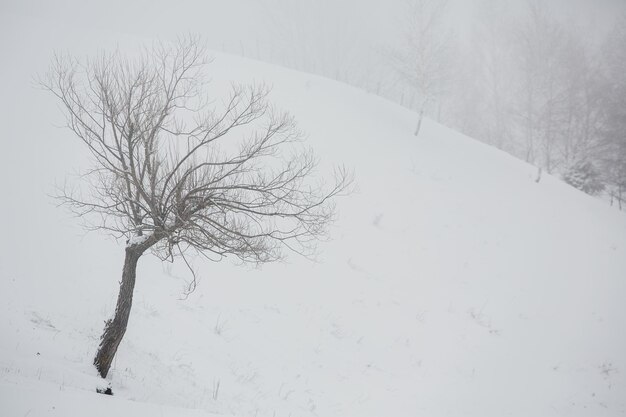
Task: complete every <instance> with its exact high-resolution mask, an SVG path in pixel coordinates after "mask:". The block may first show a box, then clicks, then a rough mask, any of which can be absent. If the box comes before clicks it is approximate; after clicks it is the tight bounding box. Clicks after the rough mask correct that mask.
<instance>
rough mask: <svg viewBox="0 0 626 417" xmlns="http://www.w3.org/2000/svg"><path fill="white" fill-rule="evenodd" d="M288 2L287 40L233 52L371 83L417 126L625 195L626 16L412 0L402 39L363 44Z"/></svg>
mask: <svg viewBox="0 0 626 417" xmlns="http://www.w3.org/2000/svg"><path fill="white" fill-rule="evenodd" d="M278 1H279V0H278ZM279 3H280V1H279ZM283 3H284V4H283V5H284V6H285V7H281V8H279V10H280V11H282V12H284V16H283V17H284V19H279V18H277V19H276V22H275V25H273V26H272V27H273V28H274V29H275V30H279V31H280V33H279V34H278V35H279V36H276V37H277V38H278V39H286V40H287V41H285V44H284V45H282V46H281V45H274V48H273V49H272V50H271V51H273V52H271V53H270V52H267V51H266V52H265V53H263V48H260V49H259V48H258V45H257V48H256V49H255V50H256V53H255V52H253V51H251V50H247V51H246V50H244V49H242V50H241V51H239V50H235V51H234V52H240V53H244V54H246V53H247V54H248V55H252V56H254V57H255V58H260V59H262V60H269V61H272V62H277V63H279V64H282V65H287V66H291V67H295V68H296V69H299V70H304V71H310V72H314V73H319V74H322V75H325V76H328V77H331V78H335V79H338V80H340V81H343V82H347V83H350V84H353V85H355V86H358V87H361V88H364V89H366V90H367V91H369V92H372V93H374V94H378V95H381V96H383V97H386V98H389V99H392V100H394V101H397V102H399V103H400V104H402V105H404V106H406V107H410V108H412V109H414V110H415V111H416V112H418V114H419V117H418V119H417V120H416V123H415V127H414V129H415V130H414V133H415V134H416V135H417V134H419V131H420V127H421V120H422V118H423V116H429V117H431V118H434V119H435V120H438V121H440V122H442V123H444V124H446V125H449V126H452V127H454V128H456V129H457V130H460V131H461V132H463V133H466V134H468V135H469V136H472V137H474V138H476V139H478V140H482V141H484V142H486V143H489V144H491V145H493V146H496V147H498V148H500V149H502V150H504V151H506V152H509V153H511V154H513V155H515V156H517V157H518V158H520V159H523V160H525V161H527V162H529V163H531V164H533V165H535V166H537V168H538V169H540V170H542V171H543V172H548V173H551V174H554V175H557V176H560V177H561V178H563V179H564V180H565V181H567V182H569V183H570V184H571V185H573V186H575V187H577V188H579V189H581V190H583V191H585V192H587V193H589V194H595V195H598V194H601V195H603V196H605V197H607V198H609V199H610V200H611V202H612V203H615V204H617V205H619V206H620V207H622V206H624V205H626V144H625V142H626V138H625V135H624V133H623V132H624V131H625V130H626V126H625V125H626V110H624V109H625V108H626V103H625V101H626V99H625V98H624V97H626V75H625V74H626V29H624V28H626V16H624V17H622V18H621V19H620V18H617V19H615V20H614V21H613V22H610V25H612V26H613V28H612V29H611V28H604V27H602V28H601V27H600V25H595V27H592V28H591V27H587V26H586V25H587V24H589V22H585V20H587V19H584V18H583V19H579V20H577V21H576V20H575V19H573V18H572V17H571V13H572V12H573V8H574V6H571V7H570V8H561V9H559V10H557V9H551V8H550V5H552V6H554V2H545V1H539V0H519V1H517V2H514V1H501V0H477V1H475V2H474V5H476V6H477V8H476V9H474V10H473V17H471V18H468V17H466V18H465V20H463V19H461V20H463V23H469V27H465V26H464V27H463V28H460V27H459V25H458V24H457V23H458V20H459V19H458V16H454V13H455V11H457V10H455V6H454V5H453V4H452V3H451V1H449V0H407V3H406V7H405V10H404V12H403V14H402V16H400V19H399V21H398V25H397V27H398V32H399V34H400V36H401V38H400V39H401V40H402V41H401V42H394V43H393V45H382V44H379V45H375V44H373V45H371V46H370V47H369V49H368V50H365V49H363V48H364V46H363V45H362V42H359V40H360V39H361V37H362V35H363V34H358V33H352V32H351V31H350V30H347V29H346V27H345V26H346V25H345V24H344V22H339V21H338V22H334V21H333V20H332V19H330V20H329V17H328V16H326V15H324V16H321V15H320V16H318V15H316V13H315V12H316V10H317V9H315V8H313V7H311V8H307V9H299V8H296V7H295V6H292V5H291V6H290V3H289V2H283ZM457 3H459V2H457ZM463 3H464V2H463ZM281 4H282V3H281ZM564 4H566V3H565V2H564ZM292 9H293V10H292ZM298 11H299V13H300V14H303V13H306V18H305V17H302V16H300V15H299V14H298ZM280 16H282V15H281V14H280V13H279V14H278V17H280ZM294 16H295V17H294ZM298 16H300V17H302V18H297V17H298ZM455 18H456V19H455ZM300 21H306V22H307V23H306V24H304V25H302V24H300V23H299V22H300ZM322 22H323V25H322ZM318 27H323V29H324V30H323V31H321V30H317V31H316V28H318ZM334 29H337V30H334ZM348 29H349V28H348ZM354 30H356V29H354V28H352V31H354ZM291 39H296V40H297V42H291V41H289V40H291ZM359 48H361V49H359Z"/></svg>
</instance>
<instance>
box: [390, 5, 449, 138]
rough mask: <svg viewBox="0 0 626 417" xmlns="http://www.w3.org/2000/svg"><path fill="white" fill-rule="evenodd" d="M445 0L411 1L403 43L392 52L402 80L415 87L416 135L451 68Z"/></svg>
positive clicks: (441, 89) (443, 88)
mask: <svg viewBox="0 0 626 417" xmlns="http://www.w3.org/2000/svg"><path fill="white" fill-rule="evenodd" d="M447 3H448V0H411V1H410V2H409V3H408V4H407V6H408V7H407V15H406V28H405V31H404V44H403V45H402V46H401V47H400V48H397V49H394V50H392V51H391V56H392V59H393V65H394V68H395V69H396V71H397V72H398V74H399V75H400V77H401V79H402V81H403V82H404V83H405V84H406V85H407V87H408V88H410V89H412V90H414V91H415V92H416V93H417V95H418V99H419V100H420V104H419V119H418V122H417V126H416V129H415V136H417V135H418V134H419V132H420V128H421V125H422V119H423V117H424V114H425V112H426V110H427V107H428V105H429V104H430V103H432V102H435V101H436V100H437V99H438V98H440V96H441V94H442V93H443V92H444V91H445V89H446V82H447V81H448V80H449V78H450V73H451V71H452V69H451V67H450V65H451V47H452V35H451V32H449V31H448V30H447V29H446V27H445V25H444V23H445V22H444V18H445V12H446V6H447Z"/></svg>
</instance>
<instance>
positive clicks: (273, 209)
mask: <svg viewBox="0 0 626 417" xmlns="http://www.w3.org/2000/svg"><path fill="white" fill-rule="evenodd" d="M205 54H206V51H205V50H204V49H203V48H202V47H201V46H200V45H199V43H198V40H197V39H195V38H187V39H182V40H180V41H179V42H178V43H177V44H176V45H174V46H171V47H170V46H165V45H162V44H157V45H155V46H153V47H152V48H151V49H147V50H145V52H144V53H143V54H142V55H140V57H138V58H137V59H128V58H125V57H123V56H122V55H120V54H119V53H113V54H104V55H102V56H100V57H99V58H97V59H96V60H93V61H87V62H85V63H83V62H79V61H78V60H76V59H73V58H70V57H67V58H63V57H57V59H56V60H55V61H54V62H53V64H52V66H51V69H50V71H49V73H48V75H47V77H46V78H44V80H43V81H42V86H43V87H44V88H45V89H46V90H48V91H50V92H51V93H52V94H54V96H55V97H56V98H57V99H58V100H59V102H60V103H61V105H62V108H63V110H65V114H66V116H67V123H68V127H69V129H70V130H71V131H72V132H73V133H74V135H76V136H77V137H78V138H79V139H80V140H81V142H82V143H83V144H84V145H85V146H86V147H87V149H88V150H89V152H90V154H91V157H92V161H93V166H92V168H91V169H90V170H89V171H87V172H86V173H85V174H84V175H83V176H82V177H81V179H82V180H83V181H82V185H83V187H82V188H79V189H78V191H76V192H73V191H72V190H63V192H62V193H61V195H60V196H59V198H60V199H61V201H62V202H64V203H65V204H67V205H68V206H69V207H71V208H72V209H73V210H74V211H75V212H76V213H77V214H78V215H81V216H82V215H87V214H89V215H91V218H92V219H94V220H95V225H94V228H96V229H99V230H105V231H108V232H111V233H112V234H114V235H116V236H119V237H121V236H123V237H125V238H126V239H127V244H126V250H125V252H126V256H125V261H124V267H123V271H122V281H121V285H120V291H119V295H118V299H117V306H116V309H115V315H114V317H113V319H112V320H108V321H107V322H106V325H105V329H104V333H103V335H102V338H101V340H100V346H99V348H98V351H97V354H96V356H95V359H94V364H95V366H96V367H97V369H98V371H99V373H100V375H101V376H102V377H106V375H107V373H108V372H109V369H110V366H111V362H112V361H113V358H114V356H115V353H116V351H117V348H118V346H119V344H120V342H121V340H122V337H123V336H124V333H125V331H126V327H127V323H128V319H129V316H130V310H131V306H132V297H133V290H134V286H135V276H136V267H137V263H138V261H139V259H140V257H141V256H142V255H143V254H144V253H146V252H147V251H151V252H152V253H153V254H154V255H156V256H157V257H159V258H160V259H161V260H168V261H173V260H174V259H175V258H176V257H182V259H183V260H184V262H185V263H187V265H188V266H189V264H188V260H187V258H186V257H185V254H187V253H188V252H190V251H195V252H197V253H200V254H203V255H205V256H207V257H208V258H209V259H212V260H220V259H221V258H222V257H224V256H228V255H232V256H235V257H237V258H239V259H240V260H241V261H243V262H253V263H264V262H271V261H276V260H279V259H281V256H282V255H283V250H284V249H285V248H287V249H290V250H293V251H296V252H298V253H301V254H304V255H306V254H310V253H311V251H312V250H314V247H315V241H316V238H317V237H319V236H323V235H324V234H325V232H326V230H327V226H328V224H329V222H331V221H332V219H333V214H334V206H333V204H332V199H333V197H335V196H337V195H338V194H340V193H342V192H343V191H345V190H346V188H347V187H348V185H349V183H350V176H349V175H348V174H347V173H346V172H345V170H343V169H339V170H337V172H336V177H335V178H334V181H333V183H332V184H330V186H329V187H326V186H324V185H323V184H322V183H319V182H312V174H313V173H314V170H315V167H316V159H315V157H314V155H313V154H312V153H311V152H310V151H308V150H306V149H305V148H303V146H302V144H299V142H300V140H301V138H302V135H301V133H300V131H299V130H298V129H297V127H296V124H295V122H294V120H293V119H292V118H291V117H290V116H289V115H287V114H285V113H281V112H277V111H275V110H274V109H273V108H272V107H271V106H270V104H269V103H268V101H267V95H268V90H267V89H266V88H264V87H258V86H240V85H234V86H232V89H231V90H230V94H229V95H227V96H225V97H223V98H224V101H223V104H222V105H221V106H215V105H213V104H211V102H210V101H209V97H207V95H206V93H205V90H204V87H205V82H204V71H205V67H206V64H207V63H208V61H207V59H206V57H205ZM193 285H195V279H194V282H193V283H192V287H191V288H190V290H193Z"/></svg>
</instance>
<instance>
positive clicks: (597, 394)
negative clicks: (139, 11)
mask: <svg viewBox="0 0 626 417" xmlns="http://www.w3.org/2000/svg"><path fill="white" fill-rule="evenodd" d="M14 18H15V17H14V16H0V28H1V29H0V55H1V56H3V58H4V59H3V61H4V62H5V63H10V64H6V65H2V66H0V67H1V68H0V88H1V90H0V97H1V99H0V106H1V107H0V126H2V133H1V137H2V152H1V153H0V154H1V158H2V160H1V161H0V186H1V189H2V190H3V195H2V198H3V200H2V208H1V209H0V210H1V213H0V218H1V219H2V237H1V238H0V335H1V336H0V415H2V416H25V415H28V416H29V417H35V416H55V415H58V416H60V415H62V416H69V417H73V416H84V415H94V416H96V415H97V416H99V415H102V416H104V415H106V416H111V415H134V416H154V415H165V416H168V415H171V416H187V415H189V416H204V415H211V413H213V414H214V415H224V416H235V415H240V416H259V417H262V416H269V417H272V416H276V417H283V416H285V417H286V416H290V415H291V416H294V417H295V416H305V417H309V416H311V417H312V416H323V417H348V416H358V417H368V416H372V417H381V416H394V417H405V416H406V417H408V416H432V417H436V416H476V417H489V416H493V417H500V416H616V415H623V414H624V413H626V303H625V302H624V301H625V300H626V280H625V279H624V278H625V277H626V216H625V215H624V213H622V212H619V211H617V210H615V209H614V208H611V207H609V206H607V205H606V204H605V203H604V202H602V201H598V200H596V199H593V198H591V197H589V196H587V195H585V194H583V193H581V192H579V191H577V190H575V189H573V188H571V187H569V186H567V185H566V184H564V183H563V182H561V181H559V180H558V179H555V178H553V177H550V176H549V175H543V178H542V180H541V182H539V183H536V182H535V177H536V170H535V168H534V167H531V166H529V165H527V164H525V163H523V162H521V161H519V160H517V159H515V158H513V157H511V156H509V155H507V154H504V153H503V152H500V151H497V150H495V149H492V148H490V147H487V146H485V145H483V144H480V143H478V142H476V141H474V140H472V139H470V138H467V137H464V136H462V135H460V134H458V133H456V132H454V131H452V130H449V129H447V128H445V127H442V126H440V125H438V124H436V123H434V122H431V121H426V122H425V123H424V125H423V128H422V133H421V134H420V137H419V138H415V137H414V136H412V132H413V130H414V127H415V126H414V124H415V122H416V115H415V114H413V113H411V112H409V111H408V110H406V109H403V108H401V107H399V106H396V105H394V104H392V103H390V102H387V101H385V100H382V99H380V98H377V97H375V96H373V95H370V94H367V93H365V92H362V91H359V90H356V89H354V88H350V87H348V86H345V85H342V84H339V83H336V82H332V81H329V80H326V79H323V78H320V77H316V76H312V75H307V74H302V73H297V72H294V71H289V70H286V69H282V68H277V67H273V66H269V65H266V64H262V63H258V62H253V61H250V60H245V59H240V58H235V57H231V56H225V55H221V54H217V55H216V59H215V61H214V63H213V64H212V65H211V70H212V73H211V78H212V84H211V85H212V86H213V87H214V88H215V89H216V90H219V89H220V88H225V86H226V85H228V82H230V81H232V80H237V81H252V80H255V81H265V82H268V83H270V84H272V85H273V86H274V89H273V92H272V94H271V98H272V100H273V101H274V102H275V103H276V104H277V105H278V106H279V107H281V108H284V109H288V110H290V111H291V112H292V113H293V115H294V116H295V117H296V119H297V120H298V121H299V124H300V127H301V128H302V129H303V130H304V131H306V132H307V134H308V137H309V144H310V145H311V146H312V147H313V148H314V149H315V150H316V152H317V153H318V155H319V156H320V157H321V159H322V168H323V169H327V170H328V169H331V168H332V165H333V164H337V163H343V164H345V165H346V166H347V167H350V168H353V169H354V170H355V173H356V178H357V181H358V190H357V191H356V192H355V193H354V194H352V195H350V196H349V197H347V198H344V199H342V200H339V201H338V210H339V219H338V221H337V223H336V225H335V226H334V228H333V240H332V241H331V242H328V243H323V244H322V246H321V247H320V248H321V254H320V257H319V259H318V262H317V263H312V262H310V261H307V260H305V259H301V258H298V257H296V256H290V257H289V258H288V262H287V263H284V264H275V265H267V266H264V267H263V268H262V269H251V268H248V267H237V266H234V265H233V264H232V263H230V262H222V263H215V264H210V263H196V266H197V267H198V270H199V272H200V274H199V275H200V282H199V285H198V289H197V290H196V292H195V293H193V294H192V295H191V296H190V297H189V299H187V300H185V301H182V300H180V298H181V295H182V290H183V287H184V283H185V279H189V274H188V272H186V269H185V267H184V265H174V266H170V265H169V264H166V265H163V264H161V263H159V262H158V260H156V259H152V258H148V257H144V258H142V260H141V261H140V265H139V271H138V280H137V288H136V293H135V300H134V305H133V312H132V315H131V319H130V325H129V328H128V331H127V333H126V336H125V339H124V341H123V342H122V345H121V346H120V349H119V351H118V355H117V358H116V360H115V362H114V365H113V369H112V371H111V375H110V378H109V379H110V383H111V385H112V387H113V391H114V393H115V396H114V397H108V396H104V395H98V394H95V389H96V387H99V386H102V381H101V380H100V379H99V378H98V377H97V375H96V371H95V369H93V367H92V365H91V361H92V357H93V354H94V353H95V349H96V347H97V345H98V341H99V336H100V332H101V331H102V328H103V325H104V323H103V322H104V320H106V319H108V318H109V317H110V315H111V314H112V313H113V308H114V303H115V298H116V295H117V290H118V281H119V279H120V273H121V269H122V262H123V244H122V243H121V242H120V243H116V242H114V241H113V240H112V239H107V238H106V237H103V236H101V235H97V234H88V235H84V234H83V232H82V229H80V227H79V225H78V222H77V220H76V219H74V218H71V217H70V216H69V215H68V214H67V213H66V212H64V211H63V210H62V209H59V208H57V207H55V205H54V201H51V199H50V198H49V197H48V196H47V194H46V193H47V192H49V191H51V188H52V186H53V184H54V181H55V179H56V180H57V181H63V179H64V178H65V175H66V174H67V173H68V172H70V171H71V170H72V169H73V167H75V166H79V165H83V166H84V164H85V162H84V161H85V160H84V155H85V153H84V150H82V149H81V148H80V146H79V145H78V142H77V141H76V140H75V139H74V138H73V137H72V136H71V134H70V133H69V132H68V131H66V130H62V129H56V128H55V127H54V125H58V124H60V123H61V122H62V119H61V116H60V114H59V111H58V109H57V108H56V105H55V103H54V101H53V100H52V98H51V97H48V96H46V95H45V94H44V93H42V92H41V91H38V90H36V89H33V88H32V87H31V83H30V81H31V77H32V75H33V74H34V73H36V72H41V71H44V70H45V68H46V65H47V63H48V60H49V58H50V54H51V51H52V48H53V47H64V48H67V49H69V50H70V51H75V52H77V53H83V52H84V51H89V50H92V49H93V48H94V47H95V46H103V45H110V43H111V42H114V40H115V39H118V40H119V39H122V40H123V41H124V42H131V41H132V40H131V41H129V40H128V39H124V38H108V37H107V36H105V35H106V34H103V33H100V32H98V33H96V34H94V33H90V32H87V33H81V34H78V33H73V32H72V29H71V28H58V27H53V26H51V25H50V24H49V23H48V24H47V23H45V22H39V21H34V20H29V19H22V20H15V19H14ZM105 38H106V40H103V39H105ZM15 43H17V44H19V45H20V48H19V49H16V48H15V47H14V44H15ZM131 43H132V42H131ZM125 47H127V46H125ZM32 236H36V237H37V238H36V239H33V238H32ZM25 237H28V238H25Z"/></svg>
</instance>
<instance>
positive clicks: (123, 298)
mask: <svg viewBox="0 0 626 417" xmlns="http://www.w3.org/2000/svg"><path fill="white" fill-rule="evenodd" d="M142 253H143V251H142V250H141V249H139V248H137V247H136V246H129V247H127V248H126V258H125V260H124V269H123V271H122V282H121V284H120V292H119V294H118V297H117V305H116V307H115V316H114V317H113V319H112V320H107V321H106V325H105V327H104V333H103V334H102V337H101V338H100V346H99V347H98V352H97V353H96V357H95V359H94V361H93V363H94V365H95V366H96V369H98V372H99V373H100V376H102V377H103V378H106V376H107V374H108V373H109V369H110V368H111V363H112V362H113V358H114V357H115V353H116V352H117V348H118V347H119V345H120V342H121V341H122V338H123V337H124V333H126V327H127V325H128V318H129V317H130V309H131V307H132V305H133V290H134V289H135V277H136V271H137V261H138V260H139V257H141V254H142Z"/></svg>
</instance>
